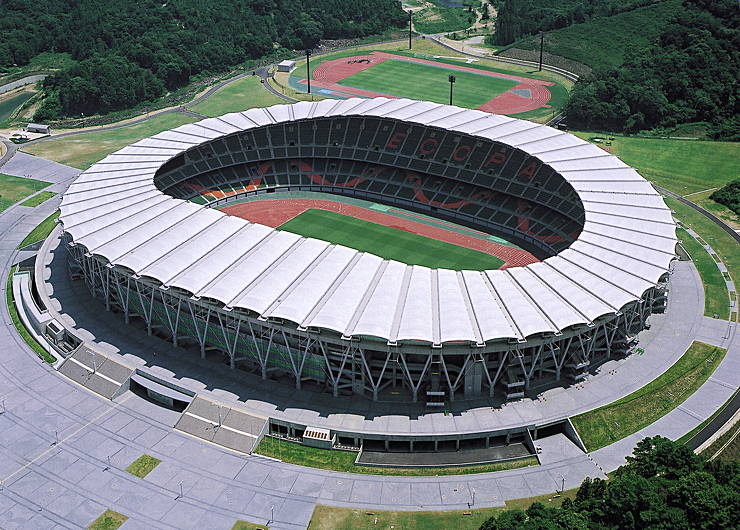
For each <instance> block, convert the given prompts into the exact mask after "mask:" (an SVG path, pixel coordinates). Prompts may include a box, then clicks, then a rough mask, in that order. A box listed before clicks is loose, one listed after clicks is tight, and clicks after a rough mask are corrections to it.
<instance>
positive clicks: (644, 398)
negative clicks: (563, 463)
mask: <svg viewBox="0 0 740 530" xmlns="http://www.w3.org/2000/svg"><path fill="white" fill-rule="evenodd" d="M725 353H727V350H724V349H722V348H717V347H715V346H710V345H709V344H704V343H701V342H694V343H693V344H692V345H691V347H690V348H689V349H688V350H687V351H686V353H684V354H683V355H682V356H681V358H680V359H679V360H678V361H676V363H675V364H674V365H673V366H671V367H670V368H669V369H668V370H667V371H666V372H664V373H663V374H661V375H660V376H659V377H658V378H656V379H654V380H653V381H651V382H650V383H648V384H647V385H645V386H644V387H642V388H640V389H639V390H636V391H635V392H633V393H631V394H630V395H628V396H625V397H623V398H622V399H620V400H618V401H615V402H614V403H611V404H609V405H605V406H603V407H601V408H598V409H595V410H592V411H590V412H585V413H583V414H579V415H578V416H574V417H573V418H571V421H572V422H573V425H574V426H575V428H576V430H577V431H578V434H579V435H580V437H581V439H582V440H583V443H584V444H585V445H586V448H587V449H588V450H589V451H595V450H597V449H601V448H602V447H606V446H607V445H610V444H612V443H614V442H616V441H618V440H621V439H622V438H626V437H627V436H629V435H631V434H633V433H636V432H637V431H639V430H640V429H643V428H645V427H647V426H648V425H650V424H651V423H653V422H655V421H657V420H659V419H660V418H661V417H663V416H664V415H666V414H668V413H669V412H670V411H671V410H673V409H674V408H676V407H677V406H679V405H680V404H681V403H683V402H684V401H685V400H686V399H687V398H688V397H689V396H690V395H691V394H693V393H694V392H696V390H697V389H698V388H699V387H700V386H701V385H703V384H704V382H705V381H706V380H707V379H709V376H711V375H712V372H714V370H715V368H717V366H719V363H720V362H721V361H722V359H723V358H724V356H725Z"/></svg>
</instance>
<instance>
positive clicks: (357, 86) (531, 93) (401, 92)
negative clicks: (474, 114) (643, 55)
mask: <svg viewBox="0 0 740 530" xmlns="http://www.w3.org/2000/svg"><path fill="white" fill-rule="evenodd" d="M386 62H387V63H389V64H384V63H386ZM450 74H452V75H455V76H456V77H457V81H456V83H455V85H454V87H453V98H452V99H453V103H454V104H458V105H460V106H463V107H466V108H476V109H478V110H482V111H485V112H491V113H496V114H518V113H522V112H528V111H531V110H535V109H538V108H540V107H548V108H549V105H548V102H549V101H550V97H551V94H550V91H549V90H548V88H547V87H548V86H552V85H553V84H554V83H551V82H548V81H540V80H536V79H527V78H525V77H518V76H513V75H508V74H501V73H497V72H490V71H486V70H479V69H477V68H472V67H469V66H458V65H451V64H444V63H439V62H435V61H432V60H428V59H421V58H416V57H404V56H401V55H394V54H390V53H385V52H377V51H375V52H372V53H370V54H369V55H363V56H356V57H351V58H349V57H343V58H341V59H334V60H331V61H324V62H322V63H321V64H320V65H319V66H317V67H316V68H315V69H314V70H313V80H312V81H311V85H312V88H314V87H315V88H317V89H318V90H319V91H323V92H324V93H337V94H339V95H345V96H361V97H376V96H386V97H397V98H398V97H408V98H412V99H423V100H427V101H434V102H437V103H449V97H450V92H449V90H450V83H449V81H448V76H449V75H450ZM299 84H301V85H305V84H306V80H305V79H302V80H300V81H299Z"/></svg>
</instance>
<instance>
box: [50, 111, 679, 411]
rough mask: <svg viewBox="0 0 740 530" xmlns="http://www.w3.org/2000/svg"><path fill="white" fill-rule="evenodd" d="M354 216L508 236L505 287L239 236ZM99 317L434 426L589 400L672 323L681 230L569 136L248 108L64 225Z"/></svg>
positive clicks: (71, 209) (619, 167)
mask: <svg viewBox="0 0 740 530" xmlns="http://www.w3.org/2000/svg"><path fill="white" fill-rule="evenodd" d="M285 192H320V193H325V194H334V195H341V196H345V197H354V198H360V199H363V200H366V201H370V202H373V203H378V204H381V205H390V206H395V207H400V208H403V209H405V210H408V211H412V212H420V213H423V214H425V215H430V216H434V217H435V218H438V219H442V220H445V221H451V222H454V223H456V224H458V225H462V226H468V227H471V228H475V229H477V230H481V231H483V232H487V233H490V234H496V235H501V236H504V237H506V238H508V239H510V240H512V241H515V242H518V243H519V244H521V245H523V246H525V247H526V248H529V249H532V251H533V252H534V253H535V254H537V255H538V256H539V257H541V258H542V259H541V261H538V262H536V263H532V264H530V265H526V266H522V267H512V268H508V269H506V270H485V271H471V270H459V271H458V270H447V269H431V268H427V267H422V266H416V265H413V266H412V265H406V264H404V263H400V262H397V261H393V260H384V259H382V258H380V257H377V256H375V255H372V254H369V253H363V252H358V251H355V250H352V249H349V248H346V247H342V246H338V245H332V244H330V243H327V242H324V241H319V240H316V239H311V238H304V237H301V236H298V235H295V234H292V233H289V232H286V231H280V230H275V229H273V228H269V227H267V226H263V225H260V224H256V223H250V222H248V221H246V220H244V219H240V218H238V217H234V216H229V215H226V214H224V213H223V212H221V211H219V210H218V208H221V207H223V206H224V205H228V204H229V203H232V202H233V203H236V202H237V201H239V200H242V199H244V198H245V197H249V196H253V195H259V194H275V196H279V194H280V193H285ZM60 223H61V224H62V226H63V233H64V238H65V242H66V245H67V248H68V249H69V252H70V267H71V269H72V270H71V272H72V273H73V274H80V275H81V276H82V277H84V280H85V282H86V284H87V286H88V287H89V289H90V290H91V292H92V293H93V295H94V296H96V297H97V298H100V299H102V300H104V302H105V306H106V309H107V310H109V311H116V312H120V313H122V314H123V316H122V320H125V321H126V322H127V323H128V322H129V321H130V320H131V319H132V318H138V319H141V320H142V321H143V322H145V323H146V327H147V330H148V332H149V334H152V333H156V334H159V335H163V336H166V337H168V338H169V340H171V341H172V343H173V344H174V345H178V344H183V343H192V344H197V345H198V346H199V347H200V352H201V355H202V356H205V355H206V353H207V352H209V351H215V352H217V353H218V354H220V355H223V357H224V360H225V361H226V362H228V363H229V365H230V366H231V368H232V369H233V368H235V367H237V366H241V367H244V368H247V369H250V370H254V371H256V372H258V373H261V376H262V378H263V379H266V378H268V377H272V376H274V375H275V374H280V375H282V376H288V379H290V380H291V381H293V382H294V383H295V386H296V388H301V384H302V382H304V383H305V382H306V381H311V382H313V383H316V384H318V385H322V386H324V387H325V388H326V389H327V391H328V392H330V393H331V394H333V396H335V397H338V396H345V395H349V394H350V393H352V394H356V395H357V394H359V395H363V396H366V397H367V398H369V399H373V400H378V399H379V396H382V394H383V392H386V391H388V390H389V389H394V390H396V391H398V392H402V395H403V396H405V399H406V400H407V401H409V402H426V404H427V406H428V407H430V408H435V407H441V406H443V404H444V401H445V400H449V401H457V400H462V399H474V398H480V397H486V396H488V397H493V396H498V397H500V398H501V399H504V400H511V399H517V398H520V397H522V396H524V395H525V394H526V393H527V392H528V391H529V390H530V389H534V388H539V387H543V386H546V385H552V384H565V383H567V382H576V381H579V380H581V379H582V378H583V377H585V376H586V375H587V374H588V373H589V370H593V369H594V368H595V367H596V366H598V365H599V363H601V362H603V361H605V360H607V359H610V358H615V357H618V356H625V355H629V354H630V353H632V352H633V351H635V349H636V348H637V341H636V335H637V333H638V332H640V331H641V330H643V329H645V327H646V326H647V319H648V317H649V316H650V315H651V314H652V313H655V312H661V311H663V310H664V309H665V305H666V282H667V279H668V275H669V274H670V270H671V262H672V261H673V260H674V259H675V258H676V254H675V247H676V243H677V239H676V232H675V224H674V222H673V219H672V216H671V211H670V210H669V209H668V208H667V207H666V206H665V204H664V202H663V200H662V198H661V197H660V195H658V194H657V193H656V192H655V191H654V189H653V188H652V186H651V185H650V183H649V182H647V181H646V180H644V179H643V178H642V177H641V176H640V175H639V174H638V173H637V172H636V171H634V170H633V169H632V168H630V167H629V166H627V165H626V164H624V163H623V162H621V161H620V160H619V159H618V158H617V157H615V156H613V155H611V154H609V153H607V152H605V151H604V150H602V149H600V148H598V147H597V146H594V145H591V144H589V143H588V142H586V141H583V140H580V139H578V138H576V137H575V136H572V135H570V134H568V133H566V132H563V131H558V130H555V129H552V128H550V127H546V126H543V125H538V124H534V123H531V122H527V121H521V120H516V119H513V118H508V117H505V116H500V115H495V114H489V113H486V112H482V111H477V110H465V109H461V108H457V107H452V106H447V105H440V104H436V103H429V102H424V101H415V100H408V99H386V98H374V99H347V100H342V101H337V100H325V101H320V102H315V103H309V102H303V103H297V104H294V105H281V106H274V107H269V108H265V109H252V110H249V111H245V112H242V113H234V114H227V115H225V116H222V117H220V118H215V119H206V120H203V121H201V122H198V123H195V124H190V125H184V126H181V127H178V128H176V129H174V130H170V131H166V132H163V133H160V134H157V135H155V136H153V137H151V138H148V139H145V140H142V141H140V142H137V143H135V144H133V145H131V146H128V147H126V148H124V149H122V150H120V151H118V152H117V153H115V154H112V155H110V156H108V157H106V158H105V159H104V160H102V161H101V162H99V163H97V164H95V165H94V166H93V167H91V168H90V169H89V170H87V171H85V172H84V173H82V174H81V175H80V177H79V178H78V179H77V180H76V181H75V183H74V184H73V185H72V186H70V188H69V190H68V191H67V192H66V193H65V195H64V198H63V200H62V204H61V216H60Z"/></svg>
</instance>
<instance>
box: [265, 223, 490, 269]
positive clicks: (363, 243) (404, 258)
mask: <svg viewBox="0 0 740 530" xmlns="http://www.w3.org/2000/svg"><path fill="white" fill-rule="evenodd" d="M280 230H287V231H288V232H293V233H294V234H299V235H302V236H305V237H312V238H315V239H321V240H322V241H328V242H330V243H333V244H336V245H344V246H346V247H350V248H353V249H355V250H359V251H360V252H369V253H371V254H375V255H376V256H380V257H381V258H384V259H391V260H396V261H400V262H402V263H406V264H408V265H423V266H425V267H429V268H432V269H437V268H443V269H453V270H479V271H482V270H490V269H498V268H499V267H500V266H501V265H503V264H504V261H503V260H500V259H499V258H497V257H495V256H491V255H489V254H484V253H483V252H478V251H477V250H470V249H468V248H464V247H459V246H457V245H452V244H450V243H445V242H442V241H437V240H435V239H430V238H428V237H423V236H419V235H416V234H412V233H410V232H404V231H402V230H397V229H395V228H390V227H387V226H382V225H378V224H375V223H370V222H368V221H363V220H361V219H356V218H354V217H349V216H346V215H342V214H338V213H335V212H328V211H325V210H313V209H311V210H306V211H305V212H303V213H302V214H301V215H299V216H298V217H294V218H293V219H291V220H290V221H288V222H287V223H284V224H283V225H281V226H280ZM359 234H361V235H362V236H361V237H358V235H359Z"/></svg>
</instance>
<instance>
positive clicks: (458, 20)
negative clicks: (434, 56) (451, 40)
mask: <svg viewBox="0 0 740 530" xmlns="http://www.w3.org/2000/svg"><path fill="white" fill-rule="evenodd" d="M466 4H467V5H470V4H473V5H474V7H478V8H479V7H480V2H478V1H475V0H474V1H472V2H471V1H466ZM477 16H478V15H477V14H476V13H475V12H472V13H471V12H469V11H468V8H467V7H448V6H445V5H442V4H440V3H439V2H437V1H436V0H431V1H430V2H428V3H427V4H426V6H425V7H424V9H422V10H421V11H417V12H416V13H414V29H415V30H416V31H418V32H420V33H426V34H431V33H447V32H449V31H458V30H461V29H466V28H469V27H470V26H472V25H473V23H474V22H475V20H476V18H477Z"/></svg>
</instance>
